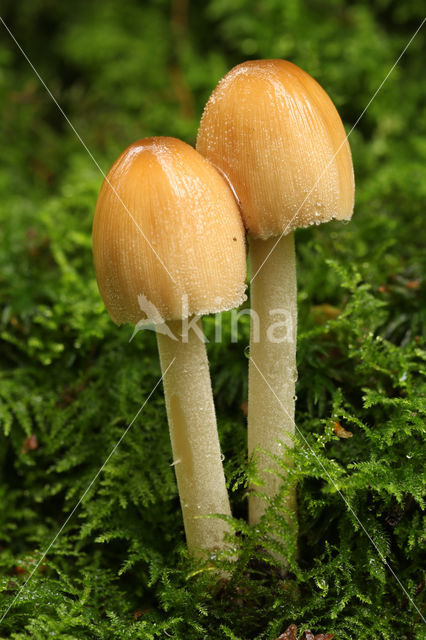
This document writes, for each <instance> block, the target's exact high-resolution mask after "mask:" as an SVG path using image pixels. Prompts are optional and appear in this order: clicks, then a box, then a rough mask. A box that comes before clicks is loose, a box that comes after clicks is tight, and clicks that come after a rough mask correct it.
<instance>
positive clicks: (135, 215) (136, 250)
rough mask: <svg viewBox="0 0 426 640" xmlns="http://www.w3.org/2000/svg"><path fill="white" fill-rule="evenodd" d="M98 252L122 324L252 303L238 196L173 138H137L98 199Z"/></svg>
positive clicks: (107, 298)
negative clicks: (248, 300) (248, 297)
mask: <svg viewBox="0 0 426 640" xmlns="http://www.w3.org/2000/svg"><path fill="white" fill-rule="evenodd" d="M93 256H94V263H95V270H96V277H97V281H98V286H99V290H100V293H101V296H102V299H103V301H104V303H105V306H106V307H107V309H108V312H109V314H110V316H111V317H112V319H113V320H114V322H116V323H117V324H122V323H125V322H130V323H133V324H137V323H138V322H140V321H141V320H144V319H149V320H150V321H152V322H154V323H161V322H162V321H164V320H172V319H176V320H178V319H182V318H185V317H188V316H191V315H202V314H206V313H214V312H216V311H223V310H225V309H231V308H233V307H236V306H238V305H239V304H241V302H242V301H243V300H245V295H244V291H245V288H246V284H245V279H246V247H245V237H244V228H243V224H242V222H241V216H240V213H239V209H238V205H237V203H236V201H235V198H234V196H233V194H232V191H231V189H230V187H229V186H228V184H227V182H226V180H225V178H224V177H223V176H221V175H220V173H219V172H218V171H217V170H216V169H215V168H214V167H213V166H212V165H211V164H210V163H209V162H208V161H207V160H206V159H205V158H203V157H202V156H201V155H200V154H199V153H198V152H197V151H195V149H193V148H192V147H191V146H189V145H188V144H186V143H184V142H181V141H180V140H176V139H174V138H166V137H155V138H147V139H144V140H140V141H138V142H135V143H134V144H132V145H131V146H130V147H128V148H127V149H126V150H125V151H123V153H122V154H121V155H120V156H119V158H118V159H117V160H116V162H115V163H114V164H113V166H112V167H111V169H110V170H109V172H108V174H107V177H106V179H105V180H104V183H103V185H102V187H101V190H100V193H99V197H98V200H97V203H96V210H95V217H94V221H93Z"/></svg>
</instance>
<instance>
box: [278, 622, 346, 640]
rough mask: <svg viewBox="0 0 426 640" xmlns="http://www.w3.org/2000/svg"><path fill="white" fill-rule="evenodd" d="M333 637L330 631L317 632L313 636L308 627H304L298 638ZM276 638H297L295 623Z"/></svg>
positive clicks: (330, 639) (312, 639) (329, 638)
mask: <svg viewBox="0 0 426 640" xmlns="http://www.w3.org/2000/svg"><path fill="white" fill-rule="evenodd" d="M333 638H334V635H333V634H332V633H319V634H318V635H316V636H315V635H314V634H313V633H312V631H310V630H309V629H306V631H304V632H303V633H302V635H301V636H300V640H332V639H333ZM276 640H297V627H296V625H295V624H291V625H290V626H289V627H288V629H287V630H286V631H284V633H282V634H281V635H280V636H278V638H276Z"/></svg>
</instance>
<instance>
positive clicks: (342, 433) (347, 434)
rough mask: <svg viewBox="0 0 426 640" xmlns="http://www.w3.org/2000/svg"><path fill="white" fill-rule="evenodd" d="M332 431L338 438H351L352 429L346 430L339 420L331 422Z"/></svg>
mask: <svg viewBox="0 0 426 640" xmlns="http://www.w3.org/2000/svg"><path fill="white" fill-rule="evenodd" d="M333 431H334V433H335V434H336V436H338V437H339V438H352V436H353V433H352V431H347V430H346V429H345V428H344V427H342V425H341V424H340V423H339V422H333Z"/></svg>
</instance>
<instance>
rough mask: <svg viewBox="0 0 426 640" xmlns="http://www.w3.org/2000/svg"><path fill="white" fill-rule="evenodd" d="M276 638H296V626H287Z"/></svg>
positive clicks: (286, 639) (295, 639) (292, 639)
mask: <svg viewBox="0 0 426 640" xmlns="http://www.w3.org/2000/svg"><path fill="white" fill-rule="evenodd" d="M277 640H297V627H296V625H295V624H291V625H290V626H289V628H288V629H287V630H286V631H284V633H282V634H281V635H280V636H278V638H277Z"/></svg>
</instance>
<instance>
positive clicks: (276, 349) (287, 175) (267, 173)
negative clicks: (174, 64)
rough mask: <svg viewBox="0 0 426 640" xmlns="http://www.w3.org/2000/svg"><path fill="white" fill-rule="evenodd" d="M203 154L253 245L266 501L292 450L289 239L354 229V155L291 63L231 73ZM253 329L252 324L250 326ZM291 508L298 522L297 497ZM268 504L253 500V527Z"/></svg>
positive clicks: (329, 108) (259, 439)
mask: <svg viewBox="0 0 426 640" xmlns="http://www.w3.org/2000/svg"><path fill="white" fill-rule="evenodd" d="M197 149H198V151H200V153H202V154H203V155H204V156H205V157H206V158H208V159H209V160H210V161H211V162H212V164H214V165H215V166H217V167H218V168H219V169H220V170H221V171H222V172H223V173H224V174H225V175H226V177H227V178H228V180H229V181H230V182H231V183H232V185H233V188H234V189H235V192H236V195H237V197H238V199H239V201H240V206H241V213H242V216H243V219H244V223H245V225H246V227H247V229H248V232H249V235H250V247H249V255H250V270H251V309H252V313H254V314H257V315H258V319H259V324H260V334H259V335H260V339H259V340H258V341H256V340H255V339H254V332H253V330H252V333H251V339H250V363H249V400H248V449H249V455H253V454H254V453H256V454H257V460H258V468H259V471H260V473H261V476H262V478H263V481H264V485H265V489H264V493H265V495H266V496H268V497H273V496H274V495H275V494H276V493H277V491H278V489H279V486H280V480H279V477H278V475H277V474H276V473H268V469H269V470H271V469H275V470H277V469H278V467H277V465H276V464H274V463H273V461H272V460H271V456H270V455H268V454H267V453H265V452H269V454H273V455H275V456H279V457H282V455H283V445H285V446H286V447H291V446H292V436H293V434H294V427H295V425H294V406H295V382H296V378H297V370H296V335H297V285H296V262H295V249H294V237H293V232H294V231H295V229H297V228H298V227H308V226H310V225H313V224H319V223H321V222H327V221H329V220H331V219H333V218H336V219H339V220H342V219H343V220H349V219H350V218H351V216H352V210H353V203H354V176H353V167H352V159H351V153H350V149H349V145H348V142H347V139H346V135H345V131H344V128H343V124H342V122H341V120H340V117H339V114H338V113H337V111H336V108H335V107H334V105H333V103H332V101H331V99H330V98H329V96H328V95H327V94H326V92H325V91H324V90H323V89H322V88H321V87H320V85H319V84H318V83H317V82H316V81H315V80H314V79H313V78H312V77H311V76H310V75H308V74H307V73H305V72H304V71H302V69H299V67H297V66H296V65H294V64H292V63H291V62H287V61H285V60H254V61H249V62H244V63H242V64H240V65H238V66H236V67H234V68H233V69H232V70H231V71H230V72H229V73H228V74H227V75H226V76H225V77H224V78H223V79H222V80H221V81H220V82H219V84H218V86H217V88H216V89H215V90H214V92H213V94H212V95H211V97H210V99H209V101H208V103H207V105H206V107H205V110H204V113H203V116H202V119H201V124H200V129H199V132H198V138H197ZM252 328H253V323H252ZM287 506H288V508H289V509H291V510H293V511H294V512H295V510H296V502H295V491H293V492H292V493H291V494H290V495H289V496H288V503H287ZM265 509H266V504H265V500H263V499H262V498H261V497H259V496H256V495H252V497H251V498H250V499H249V520H250V522H251V523H256V522H258V521H259V519H260V518H261V516H262V515H263V513H264V511H265Z"/></svg>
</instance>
